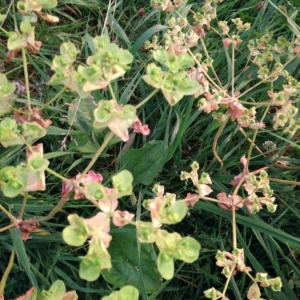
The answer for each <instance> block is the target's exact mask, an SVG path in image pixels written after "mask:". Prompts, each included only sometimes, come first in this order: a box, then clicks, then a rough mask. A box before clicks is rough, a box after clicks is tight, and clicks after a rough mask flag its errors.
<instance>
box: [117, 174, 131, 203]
mask: <svg viewBox="0 0 300 300" xmlns="http://www.w3.org/2000/svg"><path fill="white" fill-rule="evenodd" d="M112 182H113V187H114V189H116V190H117V198H120V197H123V196H130V195H131V194H132V182H133V176H132V174H131V173H130V172H129V171H127V170H123V171H121V172H119V173H118V174H116V175H114V176H113V177H112Z"/></svg>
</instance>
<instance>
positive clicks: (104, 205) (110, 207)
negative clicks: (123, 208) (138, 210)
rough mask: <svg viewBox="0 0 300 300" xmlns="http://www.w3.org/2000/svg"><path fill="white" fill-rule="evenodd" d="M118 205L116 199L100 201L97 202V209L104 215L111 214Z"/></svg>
mask: <svg viewBox="0 0 300 300" xmlns="http://www.w3.org/2000/svg"><path fill="white" fill-rule="evenodd" d="M118 204H119V202H118V200H117V199H108V200H100V201H99V202H98V205H99V208H100V209H101V210H102V211H103V212H104V213H106V214H111V213H113V212H114V211H115V210H116V208H117V207H118Z"/></svg>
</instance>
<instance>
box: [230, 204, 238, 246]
mask: <svg viewBox="0 0 300 300" xmlns="http://www.w3.org/2000/svg"><path fill="white" fill-rule="evenodd" d="M231 212H232V248H233V249H236V248H237V238H236V215H235V204H233V203H232V208H231Z"/></svg>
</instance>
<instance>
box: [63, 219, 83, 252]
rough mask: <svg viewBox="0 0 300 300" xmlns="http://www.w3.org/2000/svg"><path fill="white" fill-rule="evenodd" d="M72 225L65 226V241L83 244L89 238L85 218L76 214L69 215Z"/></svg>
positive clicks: (72, 243)
mask: <svg viewBox="0 0 300 300" xmlns="http://www.w3.org/2000/svg"><path fill="white" fill-rule="evenodd" d="M68 221H69V223H70V226H67V227H66V228H64V230H63V232H62V236H63V239H64V241H65V242H66V243H67V244H68V245H70V246H75V247H78V246H82V245H83V244H84V243H85V241H86V239H87V238H88V234H87V230H86V227H85V223H84V219H83V218H81V217H79V216H78V215H76V214H73V215H69V216H68Z"/></svg>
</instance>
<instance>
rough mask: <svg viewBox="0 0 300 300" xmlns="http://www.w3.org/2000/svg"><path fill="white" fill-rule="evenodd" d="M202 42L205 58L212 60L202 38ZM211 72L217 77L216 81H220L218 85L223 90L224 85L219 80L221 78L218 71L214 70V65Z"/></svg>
mask: <svg viewBox="0 0 300 300" xmlns="http://www.w3.org/2000/svg"><path fill="white" fill-rule="evenodd" d="M200 42H201V46H202V48H203V50H204V53H205V56H206V57H207V58H210V56H209V54H208V51H207V48H206V45H205V43H204V40H203V38H202V37H200ZM211 71H212V72H213V74H214V75H215V77H216V79H217V81H218V84H219V86H220V88H222V83H221V81H220V79H219V76H218V75H217V72H216V70H215V68H214V66H213V65H211Z"/></svg>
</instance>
